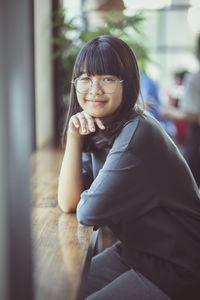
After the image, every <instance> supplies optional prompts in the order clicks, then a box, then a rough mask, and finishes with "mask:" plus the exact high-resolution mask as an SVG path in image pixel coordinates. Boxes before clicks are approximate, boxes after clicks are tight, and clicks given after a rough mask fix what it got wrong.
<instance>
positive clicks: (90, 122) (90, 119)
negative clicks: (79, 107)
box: [83, 112, 95, 132]
mask: <svg viewBox="0 0 200 300" xmlns="http://www.w3.org/2000/svg"><path fill="white" fill-rule="evenodd" d="M83 114H84V116H85V118H86V120H87V124H88V129H89V130H90V131H91V132H94V131H95V124H94V118H93V117H91V116H90V115H88V114H87V113H86V112H83Z"/></svg>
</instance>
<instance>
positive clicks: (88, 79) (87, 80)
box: [79, 77, 90, 82]
mask: <svg viewBox="0 0 200 300" xmlns="http://www.w3.org/2000/svg"><path fill="white" fill-rule="evenodd" d="M79 80H80V81H82V82H83V81H84V82H89V81H90V78H89V77H81V78H79Z"/></svg>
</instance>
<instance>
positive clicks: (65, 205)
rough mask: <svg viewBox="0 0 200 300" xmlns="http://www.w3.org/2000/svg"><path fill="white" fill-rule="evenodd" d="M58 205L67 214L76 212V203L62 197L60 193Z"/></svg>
mask: <svg viewBox="0 0 200 300" xmlns="http://www.w3.org/2000/svg"><path fill="white" fill-rule="evenodd" d="M58 206H59V207H60V209H61V210H62V211H63V212H64V213H66V214H70V213H74V212H76V207H75V206H74V205H72V204H70V202H69V201H66V199H65V201H64V200H63V198H62V197H60V196H59V195H58Z"/></svg>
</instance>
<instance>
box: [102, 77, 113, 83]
mask: <svg viewBox="0 0 200 300" xmlns="http://www.w3.org/2000/svg"><path fill="white" fill-rule="evenodd" d="M103 82H110V83H112V82H115V79H114V78H112V77H106V78H104V79H103Z"/></svg>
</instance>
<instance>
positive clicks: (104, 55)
mask: <svg viewBox="0 0 200 300" xmlns="http://www.w3.org/2000/svg"><path fill="white" fill-rule="evenodd" d="M92 46H93V47H88V48H86V49H83V50H85V51H82V52H81V54H80V55H79V56H78V57H77V60H76V64H75V68H74V79H75V78H77V77H79V76H80V75H81V74H83V73H87V75H88V76H95V75H104V74H106V75H114V76H116V77H118V78H120V79H123V78H124V66H123V64H122V62H121V59H120V57H119V56H118V54H117V53H116V52H115V50H114V49H113V48H112V47H111V46H110V45H106V43H104V45H102V44H101V45H97V46H96V45H92Z"/></svg>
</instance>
